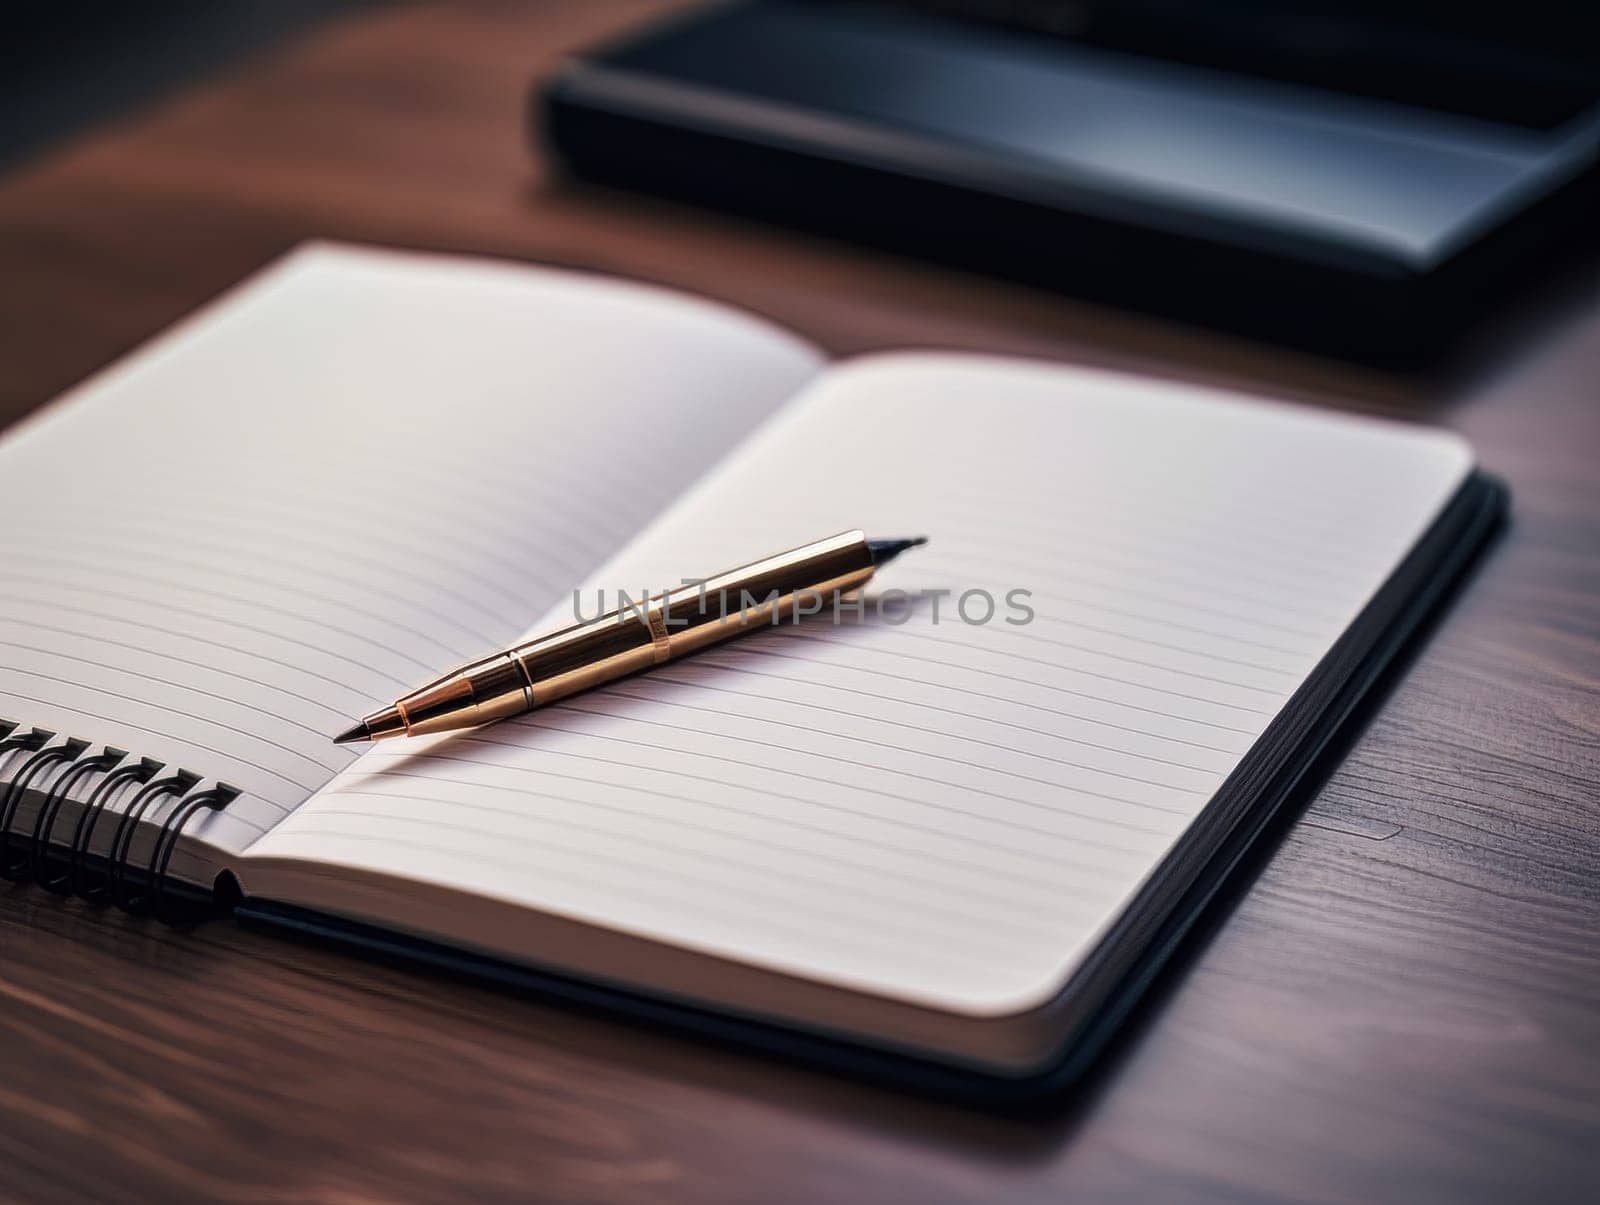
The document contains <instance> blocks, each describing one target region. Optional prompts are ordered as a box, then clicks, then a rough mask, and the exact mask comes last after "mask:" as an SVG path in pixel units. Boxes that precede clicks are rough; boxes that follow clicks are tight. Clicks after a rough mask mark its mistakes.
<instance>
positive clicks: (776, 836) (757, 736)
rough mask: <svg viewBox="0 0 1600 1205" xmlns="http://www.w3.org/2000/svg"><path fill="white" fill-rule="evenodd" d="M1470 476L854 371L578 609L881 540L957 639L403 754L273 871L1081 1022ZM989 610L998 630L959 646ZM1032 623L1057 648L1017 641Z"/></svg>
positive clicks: (1122, 395) (1092, 404)
mask: <svg viewBox="0 0 1600 1205" xmlns="http://www.w3.org/2000/svg"><path fill="white" fill-rule="evenodd" d="M1469 468H1470V455H1469V453H1468V451H1467V450H1466V448H1465V447H1464V445H1463V444H1462V443H1461V442H1460V441H1459V440H1458V439H1456V438H1455V437H1454V436H1451V435H1448V434H1444V433H1439V432H1431V431H1424V430H1418V429H1410V428H1405V427H1400V426H1393V425H1387V424H1380V423H1377V422H1370V421H1365V420H1359V419H1351V418H1345V417H1338V416H1333V415H1327V414H1322V413H1316V412H1312V411H1307V410H1302V409H1296V408H1290V407H1280V406H1272V405H1267V404H1261V403H1252V402H1244V401H1239V400H1235V399H1231V398H1230V397H1228V396H1226V395H1221V394H1215V393H1207V392H1203V391H1200V390H1196V389H1191V388H1187V387H1181V386H1175V385H1163V384H1157V383H1152V382H1147V381H1140V380H1135V379H1130V378H1123V377H1118V376H1112V375H1107V374H1099V373H1094V372H1089V371H1079V370H1070V369H1060V368H1053V367H1046V366H1039V365H1031V364H1025V363H1019V362H1008V361H998V360H985V359H978V358H970V357H951V356H933V355H905V356H893V357H877V358H873V359H868V360H864V361H861V362H858V363H856V364H854V365H853V366H845V367H842V368H837V369H834V370H832V371H830V372H829V373H827V374H825V375H824V376H823V378H822V379H821V380H820V381H819V382H818V383H817V384H815V385H813V386H812V387H811V388H810V389H808V390H807V391H806V392H805V393H804V394H802V396H801V398H800V399H799V400H798V401H797V402H796V403H794V404H792V405H791V407H790V408H788V409H787V410H786V411H785V412H784V413H783V414H781V415H780V416H779V417H778V418H777V419H775V420H774V421H772V422H771V423H769V424H768V425H767V426H766V427H765V428H764V429H763V430H762V432H761V433H759V435H758V436H757V437H755V438H754V439H753V440H752V441H751V442H750V443H748V444H746V445H745V446H744V447H743V448H742V449H741V450H740V451H739V452H737V453H735V455H734V456H733V457H732V458H730V460H729V461H727V462H726V463H725V464H724V465H723V466H722V467H721V468H720V469H719V470H718V471H716V472H715V473H713V474H711V475H710V476H708V477H707V478H706V479H705V480H704V481H703V482H702V483H701V484H700V485H699V486H697V487H696V488H695V489H694V490H693V491H692V492H690V493H689V494H688V495H686V496H685V497H684V498H683V499H682V501H681V502H680V503H679V504H678V505H676V506H675V507H674V508H673V509H672V510H670V511H669V512H668V513H667V514H666V515H664V516H663V518H662V519H661V520H660V521H659V522H657V523H656V524H655V525H653V526H652V527H651V528H650V529H649V530H648V531H647V532H646V533H645V534H644V535H643V536H642V537H641V538H640V539H639V540H638V541H636V542H635V543H633V544H632V545H630V546H629V547H628V548H627V549H626V550H625V551H624V552H623V553H622V554H620V555H619V556H618V557H617V558H616V559H615V560H614V561H613V562H612V563H610V564H609V565H607V566H606V567H605V568H604V569H602V570H601V571H600V572H599V573H597V574H596V575H594V576H593V577H592V578H591V579H590V583H589V586H588V587H587V590H588V594H587V595H586V598H585V601H584V607H585V610H586V612H588V613H593V611H594V609H595V606H594V601H593V594H592V591H593V589H594V588H596V587H600V586H603V587H605V588H606V589H607V590H608V591H614V590H615V589H616V588H618V587H622V588H626V589H627V590H629V591H630V593H634V594H637V593H638V592H639V591H640V590H642V589H644V588H646V587H648V588H651V589H660V588H661V587H663V586H666V585H671V584H673V583H675V582H676V581H677V580H678V579H679V577H680V576H681V575H683V574H684V573H685V571H688V572H691V573H697V572H698V573H710V572H713V571H716V570H720V569H723V568H726V567H728V566H730V565H733V564H738V563H741V562H742V561H745V560H749V559H753V558H755V557H757V556H760V555H763V554H767V553H770V552H772V551H774V550H776V549H779V548H783V547H786V546H792V545H797V544H800V543H804V542H806V541H808V540H811V539H815V538H817V537H820V536H823V535H826V534H831V533H833V532H835V531H838V530H842V529H847V528H851V527H856V526H861V527H864V528H866V529H867V530H868V531H869V532H870V533H872V534H875V535H890V536H892V535H911V534H927V535H928V536H929V537H930V538H931V543H930V544H929V545H928V546H927V547H926V548H922V549H918V550H916V551H915V552H912V553H908V554H906V555H905V556H903V557H902V558H900V560H898V561H896V562H895V563H894V564H893V565H892V566H890V567H889V568H888V569H887V570H886V571H885V572H884V573H883V574H881V575H879V577H878V578H877V579H876V580H875V583H874V586H873V593H874V594H875V595H876V594H881V593H882V592H883V591H885V590H887V589H889V588H898V589H903V590H906V591H949V594H948V595H945V596H943V597H942V599H941V601H940V607H939V621H938V622H935V621H934V617H933V605H932V600H931V598H929V597H926V596H924V597H923V599H922V601H920V602H919V603H918V604H917V605H916V606H915V608H914V609H913V611H912V613H911V615H910V617H909V619H907V621H906V622H904V623H901V624H898V625H896V624H890V623H885V622H880V621H877V620H875V619H873V618H871V617H870V614H869V618H868V619H867V620H866V621H864V622H846V623H844V624H842V625H840V626H835V625H834V624H833V623H832V622H831V621H830V620H829V619H827V618H823V619H820V620H818V619H812V620H808V621H806V622H803V623H801V624H800V625H798V626H789V627H784V628H782V629H780V630H776V631H768V632H762V633H760V634H757V635H754V636H751V637H748V638H746V639H743V640H740V641H736V642H733V643H730V644H727V645H724V646H721V647H720V648H719V649H717V650H716V651H713V652H710V653H708V654H706V655H702V656H698V657H694V658H692V659H687V660H684V661H681V662H675V663H673V664H671V665H668V666H665V667H663V668H662V669H660V670H659V671H656V672H652V673H650V674H647V675H644V676H641V677H638V678H634V679H631V680H628V681H626V682H621V683H617V684H614V685H613V686H611V687H608V688H605V689H603V690H600V691H597V692H593V693H590V694H587V695H584V696H581V697H578V698H575V699H573V700H570V701H568V702H566V703H563V704H559V705H557V706H555V707H552V708H549V709H546V710H543V711H540V712H535V713H532V714H530V715H528V716H525V717H523V718H521V719H520V720H515V721H511V722H508V723H504V724H500V725H497V726H494V727H491V728H488V729H483V730H479V731H475V732H472V733H468V734H465V735H459V736H455V737H451V738H444V739H439V740H435V741H433V742H432V743H430V744H428V745H426V746H421V748H422V750H423V751H421V752H418V748H419V744H413V745H412V746H411V747H409V748H408V747H406V746H404V745H400V746H388V745H386V746H379V747H377V748H376V749H374V750H373V751H371V752H369V753H367V754H365V755H364V756H363V757H362V758H361V759H360V760H359V761H358V762H357V763H356V764H355V765H354V766H352V767H351V768H350V770H348V771H347V772H345V773H343V774H341V775H340V776H339V777H338V778H337V779H336V780H335V781H334V782H333V783H332V784H331V785H330V786H329V788H328V789H326V790H324V791H323V792H322V793H320V794H319V795H318V796H317V798H315V799H314V800H312V801H311V802H310V803H309V804H308V805H307V806H306V807H305V808H303V809H302V810H301V811H300V812H299V813H297V814H296V815H295V816H294V817H293V818H292V819H290V820H289V821H288V822H286V823H285V824H284V825H283V826H281V827H280V828H279V829H277V830H276V831H275V832H274V833H272V834H271V835H270V836H268V837H267V838H266V839H264V840H263V841H262V842H261V843H259V845H258V846H257V847H256V848H255V849H254V850H252V851H251V856H254V855H255V854H257V853H259V854H262V855H267V856H274V855H275V856H282V857H291V858H302V859H306V860H308V861H315V862H322V863H327V864H345V865H349V866H353V867H362V868H367V869H376V870H381V871H384V872H387V873H391V874H394V875H397V876H403V877H407V878H413V879H422V880H427V881H429V882H432V883H436V884H443V885H445V886H448V887H453V888H456V889H459V890H461V891H464V892H478V893H484V894H488V895H493V896H498V897H501V898H504V899H508V900H512V901H516V902H518V903H521V904H523V905H525V906H527V907H529V908H536V909H543V910H547V911H550V912H553V913H556V914H559V915H562V916H566V917H574V918H578V919H582V920H587V921H590V922H593V923H595V924H597V925H603V926H607V927H610V928H614V929H618V930H622V931H624V932H628V933H632V934H641V935H645V936H648V937H651V938H654V939H658V940H659V941H661V942H664V943H668V944H676V945H680V946H683V947H687V948H691V949H694V950H697V951H702V952H707V953H712V954H716V955H720V956H723V957H726V958H732V959H736V960H741V961H745V962H748V963H752V964H755V965H758V966H761V967H764V968H768V969H776V970H779V971H783V972H788V973H791V974H795V975H801V976H807V977H810V978H813V979H817V980H820V981H824V982H827V983H831V984H835V985H843V986H846V987H852V988H857V989H860V990H864V991H868V992H873V993H879V994H883V995H886V996H890V997H894V998H897V999H902V1000H908V1001H912V1002H915V1003H920V1004H925V1005H929V1006H933V1007H938V1008H944V1009H950V1010H956V1011H960V1012H965V1013H971V1014H1002V1013H1008V1012H1012V1011H1015V1010H1019V1009H1022V1008H1025V1007H1027V1006H1029V1005H1032V1004H1035V1003H1037V1002H1040V1001H1041V1000H1043V999H1045V998H1048V997H1049V996H1050V995H1051V994H1053V993H1054V991H1055V990H1056V988H1057V986H1058V985H1059V984H1060V983H1061V982H1062V980H1063V979H1064V977H1065V976H1066V975H1067V973H1068V972H1069V971H1070V970H1071V968H1072V967H1073V966H1074V965H1075V964H1076V962H1077V961H1078V959H1079V958H1081V956H1082V955H1083V954H1084V953H1085V952H1086V950H1087V949H1088V948H1089V947H1090V945H1091V944H1092V942H1093V940H1094V938H1095V936H1096V935H1097V934H1098V933H1099V932H1100V931H1101V930H1102V929H1103V927H1104V926H1105V925H1106V924H1107V923H1108V921H1109V920H1110V919H1111V918H1112V917H1113V916H1114V915H1115V914H1116V912H1117V911H1118V909H1119V908H1120V906H1121V905H1122V904H1123V903H1124V902H1125V901H1126V900H1127V899H1128V897H1129V896H1130V895H1131V894H1132V893H1133V892H1134V891H1135V890H1136V889H1137V887H1138V886H1139V885H1140V883H1141V882H1142V881H1143V880H1144V878H1145V877H1146V875H1147V874H1148V873H1149V872H1150V870H1151V869H1152V867H1153V865H1154V864H1155V862H1156V861H1157V860H1158V859H1159V858H1160V857H1161V855H1162V854H1163V853H1164V852H1165V851H1166V850H1167V849H1168V847H1169V846H1170V845H1171V843H1172V842H1173V840H1174V839H1175V838H1176V837H1177V836H1178V835H1179V834H1180V833H1181V832H1182V831H1183V829H1184V828H1185V826H1186V825H1187V824H1188V823H1189V822H1190V821H1191V820H1192V819H1193V818H1194V816H1195V815H1196V814H1197V813H1198V812H1199V810H1200V809H1201V808H1202V806H1203V805H1204V804H1205V803H1206V802H1207V800H1208V799H1209V798H1210V797H1211V795H1212V794H1213V792H1214V791H1215V790H1216V789H1217V787H1218V785H1219V784H1220V783H1221V782H1222V780H1223V779H1224V777H1225V776H1226V775H1227V774H1228V772H1229V771H1230V770H1231V769H1232V768H1233V766H1234V765H1235V763H1236V762H1237V760H1238V759H1239V757H1240V756H1241V755H1242V754H1243V753H1244V752H1245V751H1246V750H1247V749H1248V748H1249V747H1250V746H1251V744H1252V742H1253V741H1255V739H1256V738H1257V737H1258V736H1259V735H1260V734H1261V732H1262V730H1263V728H1264V727H1265V726H1266V724H1267V722H1268V721H1269V720H1270V719H1271V718H1272V717H1273V715H1274V714H1275V713H1276V712H1277V711H1278V710H1279V709H1280V708H1281V707H1282V706H1283V705H1284V703H1285V702H1286V701H1287V700H1288V698H1289V696H1290V695H1291V694H1292V693H1293V691H1294V690H1295V689H1296V687H1297V686H1298V685H1299V684H1300V682H1301V680H1302V679H1303V678H1304V677H1305V676H1306V674H1307V673H1308V672H1309V671H1310V670H1311V669H1312V667H1313V666H1314V665H1315V664H1316V663H1317V661H1318V660H1319V659H1320V658H1321V657H1322V655H1323V654H1324V653H1325V652H1326V651H1327V650H1328V648H1329V646H1330V645H1331V644H1332V643H1333V641H1334V640H1335V639H1336V638H1337V637H1338V636H1339V634H1340V633H1341V632H1342V631H1343V630H1344V628H1345V627H1346V625H1347V624H1348V623H1349V622H1350V620H1351V619H1352V618H1353V617H1354V616H1355V615H1356V613H1357V612H1358V611H1359V610H1360V608H1361V607H1362V606H1363V605H1364V604H1365V603H1366V602H1367V600H1368V599H1369V598H1370V597H1371V596H1372V594H1373V593H1374V591H1375V590H1376V589H1377V588H1378V587H1379V585H1380V584H1381V583H1382V582H1383V580H1384V579H1385V578H1386V576H1387V575H1388V574H1389V572H1390V571H1391V570H1392V569H1393V568H1394V567H1395V566H1396V565H1397V563H1398V562H1399V561H1400V559H1401V558H1402V557H1403V556H1404V554H1405V553H1406V552H1407V551H1408V550H1409V548H1410V547H1411V545H1412V544H1413V543H1414V542H1415V541H1416V540H1417V539H1418V537H1419V536H1420V535H1421V534H1422V532H1423V531H1424V529H1425V528H1426V526H1427V525H1428V523H1429V522H1430V520H1432V519H1433V518H1434V517H1435V515H1436V514H1437V513H1438V512H1439V510H1440V509H1441V507H1442V505H1443V503H1444V502H1445V501H1446V500H1447V499H1448V497H1449V496H1450V495H1451V494H1452V493H1453V491H1454V490H1455V489H1456V488H1457V486H1458V485H1459V484H1460V483H1461V481H1462V480H1463V478H1464V476H1465V474H1466V473H1467V472H1468V471H1469ZM977 589H983V590H987V591H989V592H990V594H991V595H992V596H994V597H995V599H996V602H997V605H998V610H997V614H996V617H995V619H994V620H993V621H992V622H989V623H986V624H968V623H964V622H963V621H962V619H961V617H960V615H959V613H958V599H959V596H960V595H962V594H963V593H964V592H967V591H971V590H977ZM1017 589H1022V590H1028V591H1031V597H1028V598H1027V599H1026V600H1025V601H1026V603H1027V605H1028V606H1030V607H1031V608H1032V610H1033V612H1034V618H1033V620H1032V622H1030V623H1021V624H1010V623H1006V622H1004V619H1005V617H1007V616H1010V617H1012V618H1020V617H1021V614H1020V612H1018V611H1015V610H1012V609H1008V608H1007V607H1006V605H1005V599H1006V597H1007V595H1008V594H1009V592H1011V591H1013V590H1017ZM570 607H571V603H570V600H569V601H568V602H567V603H565V604H564V605H563V606H562V607H559V608H557V612H556V613H555V614H553V615H552V616H551V617H550V622H551V623H552V624H558V623H562V622H568V621H569V616H570ZM967 612H968V615H969V617H971V618H974V619H976V618H978V617H979V616H980V615H982V614H983V612H984V607H983V605H982V600H981V598H979V597H977V596H972V597H969V599H968V605H967ZM846 618H847V619H848V617H846ZM246 880H247V886H248V868H247V873H246ZM408 923H412V924H413V925H415V924H417V923H419V922H418V921H417V920H416V918H410V919H409V922H408ZM420 923H421V924H422V927H424V928H426V922H425V919H424V920H423V921H422V922H420ZM477 940H478V942H479V944H483V945H489V946H491V947H492V945H493V943H494V940H495V935H493V934H482V935H479V937H478V939H477Z"/></svg>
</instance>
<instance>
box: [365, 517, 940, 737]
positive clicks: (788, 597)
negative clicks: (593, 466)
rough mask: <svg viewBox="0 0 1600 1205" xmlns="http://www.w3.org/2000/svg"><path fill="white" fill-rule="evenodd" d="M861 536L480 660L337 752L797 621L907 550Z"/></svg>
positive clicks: (496, 710) (490, 715) (538, 700)
mask: <svg viewBox="0 0 1600 1205" xmlns="http://www.w3.org/2000/svg"><path fill="white" fill-rule="evenodd" d="M925 542H926V540H925V539H924V538H922V537H918V538H916V539H909V540H869V539H867V537H866V536H865V535H863V534H862V533H861V532H859V531H846V532H841V533H840V534H839V535H836V536H830V537H828V538H827V539H825V540H817V541H816V542H815V543H812V544H806V545H804V546H802V547H800V548H793V549H790V550H789V551H788V552H781V553H779V554H778V555H776V556H770V557H767V558H766V559H765V560H760V561H756V562H755V563H753V564H750V565H744V566H741V567H740V568H738V569H730V570H729V571H728V572H726V573H719V574H717V575H716V576H715V577H711V578H707V579H705V581H703V582H698V581H697V582H696V583H694V584H692V585H688V586H684V587H683V588H682V589H681V590H675V591H668V592H667V593H666V594H659V595H654V596H652V597H650V598H648V599H644V600H642V601H640V602H639V603H637V604H635V605H632V606H624V607H621V608H619V609H618V610H615V611H612V612H609V613H608V614H605V615H601V616H600V617H599V618H597V619H592V620H589V621H587V622H585V623H579V624H574V625H573V626H572V627H570V628H563V629H561V630H560V631H558V632H551V633H550V634H549V635H547V636H538V637H535V638H534V639H533V640H530V641H528V642H527V643H525V644H519V645H517V646H515V647H514V648H509V649H507V650H505V651H504V652H501V653H495V654H494V655H493V656H491V657H484V658H483V659H482V660H479V661H474V662H472V663H471V664H469V665H464V666H462V667H461V668H460V669H458V670H455V671H453V672H451V673H448V674H446V675H444V677H442V678H439V679H436V680H435V681H433V682H430V683H428V685H426V686H424V687H422V688H421V689H419V690H414V691H412V692H411V693H410V694H408V695H406V696H405V697H404V698H403V699H397V700H396V701H395V702H394V704H393V705H392V706H389V707H385V708H384V709H383V710H381V711H375V712H373V713H372V714H371V715H369V716H367V718H366V719H364V720H362V721H361V722H360V723H358V724H356V725H355V726H354V727H352V728H350V729H349V730H348V731H347V732H342V733H340V734H339V735H338V736H336V737H335V738H334V740H335V741H336V742H338V743H339V744H341V745H343V744H349V743H351V742H354V741H381V740H385V739H387V738H389V737H392V736H423V735H426V734H428V733H434V732H451V731H453V730H455V729H458V728H470V727H474V726H475V725H478V724H487V723H489V722H491V721H493V720H501V719H504V718H506V717H507V716H513V715H519V714H521V713H522V712H524V711H531V710H533V708H535V707H543V706H544V705H545V704H547V703H552V702H554V701H555V700H557V699H560V698H565V697H566V696H567V695H570V694H575V693H577V692H578V691H580V690H589V689H590V688H592V687H595V686H600V685H601V684H603V683H606V682H611V681H614V680H615V679H617V678H621V677H625V676H626V675H628V674H633V673H638V672H639V671H640V670H645V669H649V668H650V667H651V666H654V665H660V664H662V663H663V662H666V661H671V660H673V659H674V658H676V657H682V656H684V655H685V654H687V653H693V652H696V651H698V650H699V649H703V648H706V647H707V646H709V645H712V644H716V643H717V642H719V641H722V640H727V639H728V638H729V637H732V636H738V635H740V634H742V633H745V632H750V631H754V630H755V629H757V628H760V627H764V626H771V625H772V624H774V623H779V622H782V621H783V620H784V619H787V618H789V617H790V616H792V615H794V613H795V610H796V608H797V607H800V606H801V600H803V599H805V600H809V599H817V600H819V602H820V601H821V600H825V599H827V598H828V597H829V596H834V595H844V594H848V593H849V592H851V591H852V590H859V589H860V588H861V587H862V586H864V585H866V583H867V581H868V580H869V579H870V578H871V577H872V575H873V573H874V572H875V571H876V570H877V569H878V568H880V567H881V566H883V565H885V564H887V563H888V562H889V561H891V560H893V559H894V558H895V557H896V556H898V555H900V553H902V552H904V551H905V550H906V549H907V548H914V547H916V546H917V545H918V544H922V543H925Z"/></svg>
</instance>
